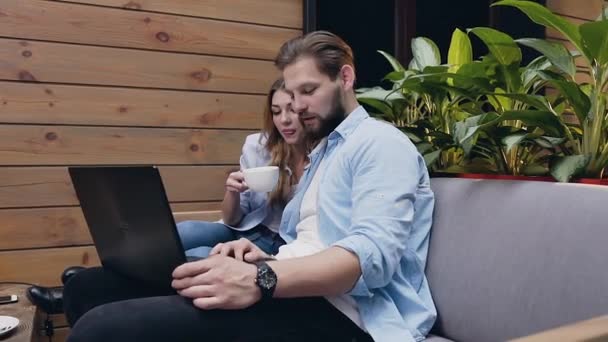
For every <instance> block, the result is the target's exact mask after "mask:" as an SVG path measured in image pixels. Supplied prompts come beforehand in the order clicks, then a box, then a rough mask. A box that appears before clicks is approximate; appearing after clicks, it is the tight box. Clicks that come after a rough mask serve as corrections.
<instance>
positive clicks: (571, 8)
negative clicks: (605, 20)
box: [547, 0, 604, 20]
mask: <svg viewBox="0 0 608 342" xmlns="http://www.w3.org/2000/svg"><path fill="white" fill-rule="evenodd" d="M603 4H604V1H603V0H580V1H573V0H547V7H548V8H549V9H551V11H553V12H555V13H557V14H561V15H567V16H572V17H577V18H581V19H587V20H595V19H596V18H597V17H598V16H599V15H600V14H601V13H602V5H603Z"/></svg>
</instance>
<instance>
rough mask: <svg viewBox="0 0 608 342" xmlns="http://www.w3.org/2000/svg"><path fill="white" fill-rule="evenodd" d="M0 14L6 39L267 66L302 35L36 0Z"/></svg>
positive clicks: (8, 1)
mask: <svg viewBox="0 0 608 342" xmlns="http://www.w3.org/2000/svg"><path fill="white" fill-rule="evenodd" d="M0 12H2V13H3V14H4V15H3V16H2V20H0V32H2V35H3V36H5V37H7V36H8V37H13V38H20V39H34V40H48V41H55V42H66V43H79V44H87V45H103V46H113V47H129V48H138V49H152V50H163V51H176V52H189V53H197V54H211V55H220V56H236V57H246V58H258V59H266V60H273V59H274V58H275V56H276V54H277V51H278V50H279V48H280V46H281V44H283V42H285V41H287V40H289V39H291V38H293V37H296V36H298V35H300V34H301V31H300V30H296V29H286V28H278V27H268V26H260V25H252V24H243V23H234V22H225V21H218V20H210V19H200V18H189V17H180V16H175V15H166V14H155V13H146V12H137V11H124V10H120V9H115V8H106V7H99V6H86V5H78V4H67V3H56V2H47V1H40V0H3V1H2V2H1V3H0ZM49 28H52V29H49ZM125 28H128V29H125Z"/></svg>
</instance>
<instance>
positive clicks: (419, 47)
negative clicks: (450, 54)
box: [412, 37, 441, 70]
mask: <svg viewBox="0 0 608 342" xmlns="http://www.w3.org/2000/svg"><path fill="white" fill-rule="evenodd" d="M412 54H413V55H414V66H415V69H416V70H424V68H426V67H428V66H438V65H440V64H441V54H440V52H439V48H438V47H437V45H436V44H435V43H434V42H433V41H432V40H430V39H428V38H425V37H418V38H414V39H412Z"/></svg>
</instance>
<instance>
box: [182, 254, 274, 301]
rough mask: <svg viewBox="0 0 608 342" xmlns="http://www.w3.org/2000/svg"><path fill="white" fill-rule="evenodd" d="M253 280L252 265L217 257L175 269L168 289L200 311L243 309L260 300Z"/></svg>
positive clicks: (259, 292)
mask: <svg viewBox="0 0 608 342" xmlns="http://www.w3.org/2000/svg"><path fill="white" fill-rule="evenodd" d="M256 276H257V267H256V266H255V265H252V264H248V263H245V262H243V261H238V260H236V259H233V258H229V257H225V256H220V255H216V256H211V257H209V258H207V259H203V260H198V261H194V262H189V263H185V264H183V265H181V266H178V267H177V268H176V269H175V270H174V271H173V282H172V283H171V286H173V288H174V289H176V290H177V292H178V293H179V294H180V295H181V296H183V297H187V298H192V299H193V303H194V306H196V307H198V308H201V309H206V310H210V309H226V310H234V309H243V308H247V307H249V306H251V305H253V304H255V303H256V302H258V301H259V300H260V298H261V297H262V293H261V291H260V288H259V287H258V286H257V285H256V283H255V280H256Z"/></svg>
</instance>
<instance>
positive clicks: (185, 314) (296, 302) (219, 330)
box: [64, 267, 372, 342]
mask: <svg viewBox="0 0 608 342" xmlns="http://www.w3.org/2000/svg"><path fill="white" fill-rule="evenodd" d="M64 306H65V314H66V316H67V318H68V322H69V324H70V326H72V331H71V334H70V336H69V338H68V342H76V341H93V342H95V341H113V342H121V341H147V342H149V341H199V342H207V341H222V342H224V341H234V342H237V341H238V342H245V341H260V342H261V341H331V342H338V341H348V342H353V341H357V342H361V341H364V342H368V341H372V339H371V338H370V337H369V335H367V334H365V333H364V332H363V331H362V330H361V329H359V327H357V326H356V325H355V324H354V323H353V322H352V321H350V320H349V319H348V318H347V317H346V316H344V315H343V314H342V313H341V312H339V311H338V310H337V309H335V308H334V307H333V306H332V305H331V304H329V302H327V301H326V300H325V299H323V298H298V299H273V300H270V301H267V302H260V303H257V304H255V305H253V306H251V307H249V308H247V309H244V310H201V309H198V308H196V307H195V306H194V305H192V301H191V300H190V299H188V298H184V297H181V296H179V295H174V294H171V293H166V292H165V293H162V292H161V291H159V290H153V289H149V288H146V287H145V286H144V285H143V284H141V283H138V282H135V281H133V280H130V279H127V278H124V277H122V276H120V275H118V274H116V273H114V272H112V271H109V270H106V269H103V268H100V267H97V268H90V269H87V270H84V271H82V272H80V273H78V274H76V275H74V276H73V277H72V278H70V280H69V281H68V282H67V284H66V285H65V289H64Z"/></svg>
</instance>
